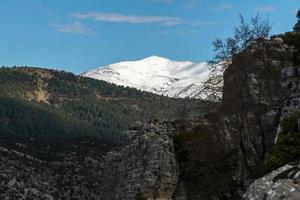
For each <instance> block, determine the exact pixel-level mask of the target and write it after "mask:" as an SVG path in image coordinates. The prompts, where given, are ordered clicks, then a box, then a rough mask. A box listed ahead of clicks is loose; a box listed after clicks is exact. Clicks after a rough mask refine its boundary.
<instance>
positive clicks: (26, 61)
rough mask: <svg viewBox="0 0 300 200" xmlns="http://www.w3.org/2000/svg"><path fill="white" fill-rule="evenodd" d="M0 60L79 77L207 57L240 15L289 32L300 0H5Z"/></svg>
mask: <svg viewBox="0 0 300 200" xmlns="http://www.w3.org/2000/svg"><path fill="white" fill-rule="evenodd" d="M0 8H1V12H0V25H1V29H0V65H2V66H13V65H17V66H20V65H22V66H25V65H26V66H35V67H47V68H53V69H59V70H65V71H70V72H73V73H76V74H79V73H82V72H84V71H86V70H89V69H92V68H95V67H99V66H103V65H106V64H111V63H115V62H119V61H124V60H137V59H142V58H145V57H148V56H151V55H157V56H162V57H167V58H170V59H172V60H189V61H193V62H201V61H207V60H209V59H211V58H212V57H213V55H214V54H213V46H212V41H213V40H215V39H216V38H226V37H228V36H231V35H232V32H233V27H234V26H235V25H237V24H238V22H239V18H238V16H239V14H242V15H243V16H244V17H245V19H249V18H250V17H252V16H255V15H256V14H257V13H260V15H261V16H264V17H268V18H269V19H270V21H271V23H272V26H273V29H272V32H273V33H282V32H286V31H290V30H291V29H292V27H293V25H294V24H295V23H296V17H295V15H296V11H297V10H298V8H300V0H1V4H0Z"/></svg>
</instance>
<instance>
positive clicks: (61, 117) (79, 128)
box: [0, 97, 97, 137]
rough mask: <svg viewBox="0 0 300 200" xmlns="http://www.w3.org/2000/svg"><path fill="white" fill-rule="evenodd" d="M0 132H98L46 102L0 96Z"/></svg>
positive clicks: (63, 134) (44, 134) (58, 134)
mask: <svg viewBox="0 0 300 200" xmlns="http://www.w3.org/2000/svg"><path fill="white" fill-rule="evenodd" d="M0 133H1V134H2V135H13V136H40V137H47V136H56V137H77V136H93V137H96V136H97V129H96V128H95V127H91V126H89V125H88V124H87V123H85V122H82V121H79V120H77V119H75V118H73V117H71V116H70V115H68V114H66V113H62V112H59V111H58V110H56V109H55V108H51V107H49V106H41V105H38V104H37V103H33V102H26V101H19V100H16V99H12V98H3V97H0Z"/></svg>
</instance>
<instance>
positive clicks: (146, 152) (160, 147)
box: [100, 123, 178, 200]
mask: <svg viewBox="0 0 300 200" xmlns="http://www.w3.org/2000/svg"><path fill="white" fill-rule="evenodd" d="M175 133H176V129H175V128H174V125H173V124H172V123H163V124H155V123H150V124H147V125H142V126H138V127H136V128H134V129H133V130H131V131H127V132H125V135H126V137H127V138H128V142H127V144H126V145H125V146H124V147H122V148H121V149H120V150H118V151H113V152H109V153H108V154H107V155H106V156H105V165H104V166H105V168H104V170H103V177H102V180H101V184H100V190H101V192H100V193H101V199H111V200H119V199H122V200H127V199H128V200H130V199H149V200H154V199H165V200H169V199H172V197H173V194H174V192H175V189H176V185H177V178H178V167H177V162H176V158H175V153H174V145H173V137H174V135H175Z"/></svg>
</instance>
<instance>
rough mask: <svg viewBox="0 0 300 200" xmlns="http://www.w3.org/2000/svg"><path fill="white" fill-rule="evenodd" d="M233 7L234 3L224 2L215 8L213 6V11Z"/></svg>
mask: <svg viewBox="0 0 300 200" xmlns="http://www.w3.org/2000/svg"><path fill="white" fill-rule="evenodd" d="M232 8H233V5H232V4H229V3H222V4H218V5H217V6H216V7H215V8H213V9H212V10H213V11H216V12H221V11H225V10H231V9H232Z"/></svg>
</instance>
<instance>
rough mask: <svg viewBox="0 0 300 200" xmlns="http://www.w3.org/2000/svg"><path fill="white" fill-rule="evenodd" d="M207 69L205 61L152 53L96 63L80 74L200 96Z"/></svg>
mask: <svg viewBox="0 0 300 200" xmlns="http://www.w3.org/2000/svg"><path fill="white" fill-rule="evenodd" d="M209 72H210V71H209V67H208V65H207V64H206V63H199V64H197V63H193V62H189V61H173V60H170V59H168V58H164V57H160V56H156V55H153V56H150V57H147V58H144V59H141V60H137V61H124V62H118V63H115V64H110V65H107V66H104V67H99V68H97V69H95V70H91V71H88V72H86V73H83V74H82V76H86V77H90V78H95V79H99V80H104V81H107V82H110V83H114V84H117V85H122V86H128V87H134V88H137V89H140V90H143V91H148V92H153V93H156V94H160V95H165V96H169V97H182V98H185V97H194V98H199V97H200V96H201V94H199V90H200V88H201V87H202V84H203V82H204V81H205V80H206V79H207V78H208V75H209Z"/></svg>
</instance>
